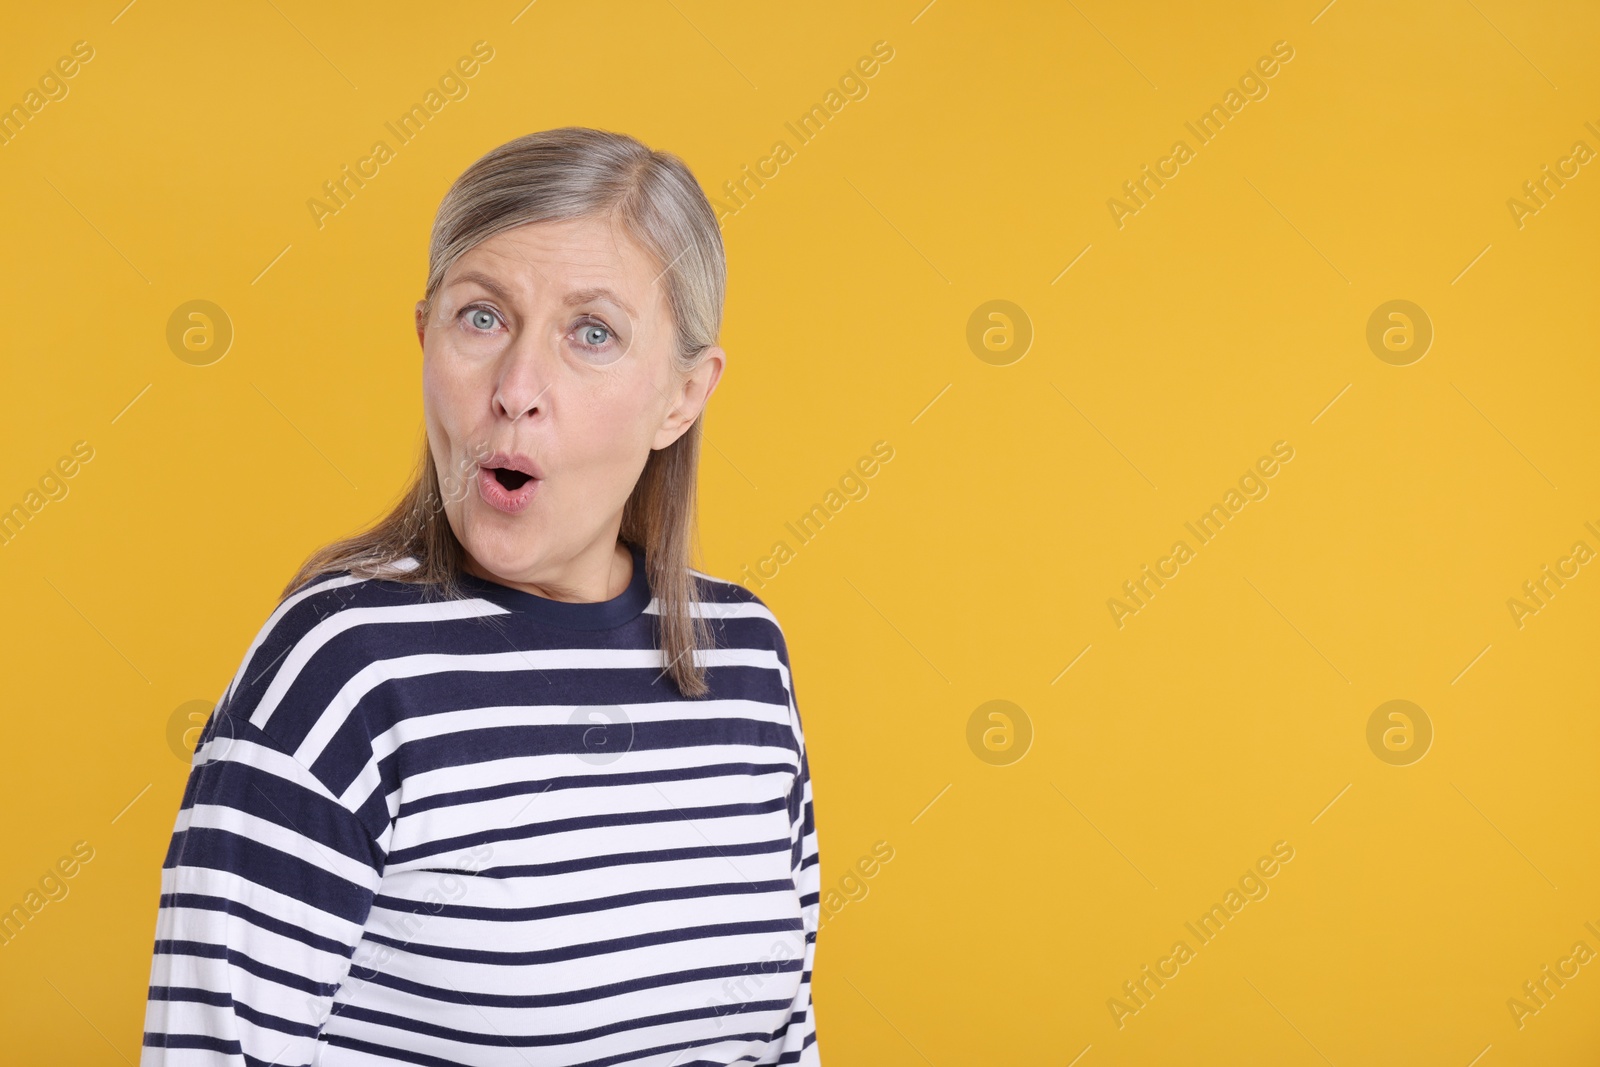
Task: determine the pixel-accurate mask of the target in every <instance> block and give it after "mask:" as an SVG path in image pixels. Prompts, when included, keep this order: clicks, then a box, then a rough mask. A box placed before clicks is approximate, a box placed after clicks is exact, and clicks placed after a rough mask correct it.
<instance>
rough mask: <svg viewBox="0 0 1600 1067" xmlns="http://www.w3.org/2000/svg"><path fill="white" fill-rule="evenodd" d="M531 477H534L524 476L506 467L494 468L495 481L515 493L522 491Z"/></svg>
mask: <svg viewBox="0 0 1600 1067" xmlns="http://www.w3.org/2000/svg"><path fill="white" fill-rule="evenodd" d="M531 477H533V475H531V474H523V473H522V472H521V471H514V470H510V469H508V468H506V467H495V468H494V480H495V481H497V482H499V483H500V484H501V485H503V486H505V487H506V488H507V489H509V490H512V491H513V492H514V491H516V490H518V489H521V488H522V487H523V486H524V485H525V484H527V481H528V479H529V478H531Z"/></svg>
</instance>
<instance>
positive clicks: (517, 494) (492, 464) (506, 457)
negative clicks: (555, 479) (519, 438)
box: [478, 452, 544, 515]
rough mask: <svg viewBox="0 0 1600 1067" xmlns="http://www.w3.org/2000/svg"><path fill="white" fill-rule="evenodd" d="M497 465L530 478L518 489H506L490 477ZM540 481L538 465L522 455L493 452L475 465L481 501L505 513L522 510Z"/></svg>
mask: <svg viewBox="0 0 1600 1067" xmlns="http://www.w3.org/2000/svg"><path fill="white" fill-rule="evenodd" d="M497 467H504V468H506V469H507V470H514V471H520V472H522V473H523V474H526V475H529V476H530V477H529V478H528V480H527V481H526V482H524V483H523V484H522V485H521V486H519V487H518V488H516V489H507V488H506V487H505V486H503V485H501V484H500V482H499V480H498V479H497V478H495V476H494V472H495V468H497ZM543 484H544V477H543V475H542V474H541V473H540V471H539V468H538V467H537V466H535V465H534V463H533V461H532V460H530V459H528V457H526V456H519V455H515V454H513V453H509V452H496V453H495V454H494V455H492V456H490V457H489V458H488V459H487V460H486V461H485V462H484V463H483V464H481V465H480V466H479V467H478V495H479V496H480V497H482V498H483V502H484V503H485V504H488V505H489V506H490V507H492V508H494V509H495V510H496V511H500V512H504V513H505V514H507V515H516V514H517V513H519V512H521V511H524V510H526V509H527V507H528V505H529V504H531V503H532V502H533V498H534V496H535V494H537V493H538V491H539V487H540V486H541V485H543Z"/></svg>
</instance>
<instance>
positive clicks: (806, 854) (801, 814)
mask: <svg viewBox="0 0 1600 1067" xmlns="http://www.w3.org/2000/svg"><path fill="white" fill-rule="evenodd" d="M778 648H779V657H780V659H781V661H782V663H783V665H784V675H785V679H784V680H785V683H786V685H785V688H786V689H787V690H788V694H789V720H790V725H791V726H792V727H793V729H794V736H795V743H796V745H797V746H798V747H799V753H800V771H799V774H798V775H797V776H796V778H795V782H794V787H793V789H792V791H791V792H790V794H789V823H790V831H789V840H790V842H791V844H792V853H791V854H792V862H791V865H790V866H791V869H792V871H793V873H794V885H795V892H796V893H798V894H799V896H800V909H801V914H802V915H803V917H804V921H805V932H806V949H805V966H804V969H803V970H802V971H801V973H800V989H799V991H798V992H797V993H796V994H795V998H794V1006H793V1007H792V1008H790V1010H789V1023H788V1027H787V1029H786V1030H785V1031H784V1032H783V1034H782V1035H781V1045H780V1055H779V1057H778V1059H777V1060H776V1061H775V1062H776V1063H779V1064H801V1065H804V1067H820V1064H821V1062H822V1061H821V1059H820V1053H819V1051H818V1047H817V1023H816V1014H815V1009H814V1008H813V1006H812V1003H811V972H812V968H813V964H814V962H815V959H816V951H817V928H818V925H819V919H820V918H821V888H822V867H821V864H820V863H819V854H818V850H817V827H816V818H815V815H814V813H813V810H812V804H811V760H810V758H809V757H808V756H807V754H806V743H805V732H804V729H803V728H802V726H801V722H800V709H799V706H798V705H797V704H796V703H795V698H794V678H793V675H792V674H790V672H789V654H788V649H787V648H786V647H785V646H784V644H783V638H782V637H781V636H780V637H779V639H778Z"/></svg>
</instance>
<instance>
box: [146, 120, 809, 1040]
mask: <svg viewBox="0 0 1600 1067" xmlns="http://www.w3.org/2000/svg"><path fill="white" fill-rule="evenodd" d="M724 271H725V267H724V259H723V249H722V243H721V235H720V233H719V231H718V228H717V223H716V219H715V216H714V214H713V212H712V210H711V207H710V204H709V203H708V202H707V200H706V198H705V195H704V194H703V193H702V192H701V190H700V187H699V185H698V184H697V183H696V182H695V180H694V177H693V176H692V175H691V174H690V173H689V171H688V169H687V168H686V167H685V166H684V165H683V163H682V162H681V161H679V160H678V159H677V158H675V157H673V156H671V155H668V154H665V153H660V152H652V151H651V150H650V149H648V148H646V147H645V146H644V145H642V144H640V143H639V142H638V141H636V140H634V139H633V138H631V137H627V136H624V135H621V134H616V133H610V132H605V131H600V130H591V129H583V128H566V129H559V130H549V131H545V132H542V133H536V134H532V135H529V136H526V137H522V138H519V139H517V140H515V141H512V142H510V143H509V144H505V145H502V146H501V147H499V148H497V149H495V150H494V151H492V152H490V153H489V154H488V155H486V156H484V157H483V158H482V159H480V160H478V161H477V162H476V163H474V164H473V165H472V166H471V167H470V168H468V169H467V171H466V172H465V173H464V174H463V175H462V176H461V177H460V178H459V179H458V180H457V181H456V183H455V184H454V185H453V186H452V187H451V189H450V191H449V193H448V194H447V195H446V196H445V199H444V202H443V204H442V205H441V206H440V208H439V213H438V216H437V218H436V220H435V222H434V228H433V238H432V242H431V245H430V249H429V269H428V278H427V285H426V290H425V297H424V299H423V300H422V301H421V302H420V303H419V304H418V305H417V313H416V326H417V338H418V340H419V341H420V342H421V345H422V351H423V368H422V386H423V410H424V420H425V423H426V447H425V448H424V449H423V454H422V459H421V462H420V464H419V471H418V474H417V477H416V481H415V484H414V485H413V486H412V487H411V489H410V491H409V493H408V494H407V495H406V496H405V498H404V499H403V500H402V501H401V503H400V504H399V505H398V506H397V507H396V508H395V509H394V511H393V512H392V513H391V514H390V515H388V517H386V518H385V519H383V520H382V521H381V522H380V523H378V524H377V525H376V526H375V527H374V528H372V529H371V530H369V531H367V532H365V533H362V534H360V535H358V536H356V537H353V538H350V539H348V540H345V541H341V542H339V543H336V544H334V545H331V546H328V547H326V548H324V549H322V550H321V551H319V552H317V553H315V554H314V555H313V556H312V557H311V558H310V559H309V560H308V561H307V562H306V564H305V565H304V566H303V567H302V568H301V570H300V572H299V574H297V575H296V576H295V578H294V580H293V581H291V582H290V583H289V586H288V588H287V589H286V590H285V591H284V594H283V598H282V600H281V602H280V603H279V605H278V606H277V608H276V610H274V611H273V613H272V615H271V616H270V617H269V618H268V619H267V621H266V623H265V624H264V625H263V626H262V628H261V630H260V633H259V634H258V636H257V637H256V639H255V641H254V643H253V644H252V645H251V647H250V649H249V651H248V652H247V653H246V654H245V656H244V660H243V663H242V664H241V665H240V667H239V669H238V672H237V673H236V674H235V676H234V678H233V681H232V682H231V684H230V685H229V686H228V688H227V691H226V692H225V693H224V694H223V697H222V699H221V701H220V702H219V703H218V705H217V707H216V709H215V711H214V712H213V714H212V716H211V719H210V721H209V722H208V723H207V726H206V729H205V730H204V731H203V733H202V736H201V739H200V743H199V745H198V746H197V748H196V751H195V756H194V763H193V766H192V769H191V771H190V775H189V780H188V784H187V787H186V789H185V792H184V796H183V801H182V804H181V807H180V809H179V812H178V818H177V824H176V827H175V829H174V832H173V837H172V844H171V847H170V849H169V850H168V853H167V857H166V862H165V864H164V865H163V868H162V883H161V899H160V908H159V911H158V913H157V920H156V943H155V955H154V960H153V964H152V967H151V978H150V993H149V1003H148V1008H147V1012H146V1017H145V1037H144V1052H143V1058H142V1060H141V1062H142V1063H143V1064H146V1065H150V1064H162V1065H178V1064H184V1065H188V1064H206V1065H211V1064H260V1065H265V1064H274V1065H278V1067H288V1065H296V1064H322V1065H324V1067H353V1065H358V1064H359V1065H364V1067H370V1065H376V1064H389V1063H419V1064H438V1065H443V1064H505V1065H517V1067H527V1065H529V1064H535V1065H540V1067H543V1065H575V1064H587V1065H593V1067H598V1065H602V1064H659V1065H661V1067H695V1065H709V1064H733V1063H741V1064H778V1063H783V1064H789V1063H802V1064H816V1063H818V1062H819V1060H818V1051H817V1045H816V1030H815V1023H814V1020H813V1017H812V1011H811V968H812V960H813V955H814V952H815V944H816V930H817V918H818V911H817V904H818V887H819V871H818V866H817V839H816V832H815V828H814V824H813V817H812V805H811V787H810V766H809V763H808V761H807V759H806V750H805V744H804V737H803V734H802V732H801V724H800V716H799V710H798V708H797V706H796V704H795V697H794V684H793V680H792V679H791V677H790V673H789V656H788V649H787V646H786V645H785V642H784V636H783V632H782V630H781V629H780V628H779V626H778V623H777V620H776V619H775V618H774V617H773V616H772V614H771V613H770V612H769V611H768V610H767V608H766V606H765V605H764V604H763V603H762V602H761V600H760V599H759V598H758V597H757V596H756V595H755V594H754V593H751V592H749V591H748V590H746V589H745V588H744V587H742V586H739V585H735V584H733V583H731V582H727V581H722V580H719V579H716V578H713V577H711V576H710V575H707V574H704V573H702V572H701V571H698V570H694V569H692V568H691V567H690V565H689V563H690V544H691V539H692V536H693V532H694V527H693V522H694V499H695V472H696V465H697V461H698V458H699V451H700V419H699V416H700V414H701V412H702V410H703V409H704V406H705V403H706V401H707V400H708V399H709V397H710V395H711V393H712V391H713V390H714V389H715V387H716V384H717V381H718V379H719V378H720V376H721V372H722V368H723V363H724V358H725V357H724V353H723V351H722V350H721V349H720V348H718V347H717V346H716V343H715V342H716V338H717V331H718V328H719V326H720V323H721V314H722V297H723V290H724Z"/></svg>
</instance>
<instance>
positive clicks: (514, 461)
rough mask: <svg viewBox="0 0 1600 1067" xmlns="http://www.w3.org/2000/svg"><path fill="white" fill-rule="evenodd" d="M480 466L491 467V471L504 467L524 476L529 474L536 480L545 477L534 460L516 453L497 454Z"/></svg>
mask: <svg viewBox="0 0 1600 1067" xmlns="http://www.w3.org/2000/svg"><path fill="white" fill-rule="evenodd" d="M478 466H480V467H489V468H491V469H492V468H495V467H504V468H506V469H507V470H513V471H521V472H522V473H523V474H529V475H532V476H533V477H535V478H543V477H544V471H542V470H540V469H539V467H538V465H537V464H535V463H534V462H533V460H531V459H529V458H528V457H527V456H524V455H520V454H518V453H516V452H496V453H495V454H494V455H492V456H490V457H489V458H488V459H486V460H484V461H483V462H482V463H480V464H478Z"/></svg>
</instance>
